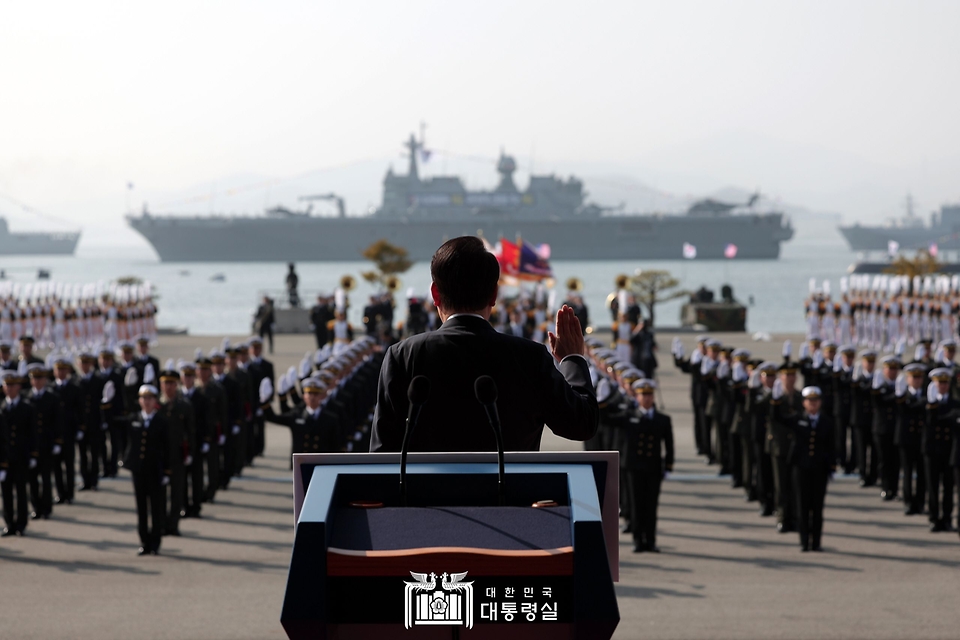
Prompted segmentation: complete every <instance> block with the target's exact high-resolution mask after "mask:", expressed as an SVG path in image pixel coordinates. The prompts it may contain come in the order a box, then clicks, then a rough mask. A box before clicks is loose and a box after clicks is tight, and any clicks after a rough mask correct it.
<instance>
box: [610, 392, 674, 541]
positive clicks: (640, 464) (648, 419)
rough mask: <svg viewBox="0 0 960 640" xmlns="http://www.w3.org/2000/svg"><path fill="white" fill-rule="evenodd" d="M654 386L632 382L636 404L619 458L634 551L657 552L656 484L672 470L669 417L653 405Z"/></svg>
mask: <svg viewBox="0 0 960 640" xmlns="http://www.w3.org/2000/svg"><path fill="white" fill-rule="evenodd" d="M656 387H657V383H656V382H654V381H653V380H637V381H636V382H634V383H633V385H632V389H633V391H634V393H635V394H636V398H637V401H638V403H639V407H638V408H637V410H636V413H635V415H634V416H632V417H631V418H629V421H628V424H627V428H626V437H625V438H624V448H623V453H622V457H621V461H622V462H621V464H622V465H623V466H625V467H626V469H627V473H628V477H629V482H630V484H629V491H630V507H631V515H630V522H631V524H632V526H633V552H634V553H641V552H644V551H652V552H654V553H660V549H659V548H658V547H657V503H658V502H659V500H660V483H661V482H662V481H663V478H664V477H665V475H666V474H667V473H669V472H671V471H673V457H674V454H673V425H672V423H671V421H670V416H668V415H667V414H665V413H660V412H659V411H657V409H656V407H655V406H654V399H653V394H654V390H655V389H656Z"/></svg>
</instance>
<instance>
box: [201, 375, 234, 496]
mask: <svg viewBox="0 0 960 640" xmlns="http://www.w3.org/2000/svg"><path fill="white" fill-rule="evenodd" d="M211 367H212V364H211V362H210V359H209V358H200V359H198V360H197V377H198V378H199V379H200V385H201V386H200V388H199V390H198V391H197V393H200V394H201V395H203V396H204V401H205V402H206V404H207V406H208V407H209V415H210V423H209V424H208V425H207V432H208V434H209V438H210V441H209V447H206V451H203V449H204V447H201V453H202V454H203V462H204V464H205V465H206V467H207V482H208V483H209V484H208V485H207V491H206V494H205V496H204V499H205V502H213V500H214V497H215V496H216V494H217V490H218V489H219V488H220V448H221V447H222V446H223V444H224V443H225V442H226V441H227V437H226V436H225V435H224V433H223V430H224V428H225V424H226V421H227V398H226V393H225V392H224V390H223V387H221V386H220V383H218V382H217V381H216V380H214V379H213V370H212V369H211Z"/></svg>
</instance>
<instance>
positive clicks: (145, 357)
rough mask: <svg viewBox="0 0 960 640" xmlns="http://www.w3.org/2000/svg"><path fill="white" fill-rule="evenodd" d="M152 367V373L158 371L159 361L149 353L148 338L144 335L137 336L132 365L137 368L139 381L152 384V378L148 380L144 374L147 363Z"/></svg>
mask: <svg viewBox="0 0 960 640" xmlns="http://www.w3.org/2000/svg"><path fill="white" fill-rule="evenodd" d="M148 364H149V365H150V366H151V367H153V374H154V375H156V374H157V372H158V371H160V361H159V360H157V359H156V358H154V357H153V356H152V355H150V339H149V338H147V337H145V336H140V337H139V338H137V358H136V360H135V361H134V365H133V366H135V367H136V368H137V374H138V377H139V379H140V382H141V383H150V384H153V380H148V379H147V377H146V376H145V373H146V370H147V365H148Z"/></svg>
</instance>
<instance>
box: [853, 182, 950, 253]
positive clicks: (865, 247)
mask: <svg viewBox="0 0 960 640" xmlns="http://www.w3.org/2000/svg"><path fill="white" fill-rule="evenodd" d="M840 233H842V234H843V237H844V239H845V240H846V241H847V244H848V245H850V249H852V250H853V251H862V252H865V253H866V252H873V251H876V252H883V253H887V252H889V251H890V249H891V245H890V243H891V242H895V243H896V248H897V249H901V250H905V251H916V250H919V249H929V248H930V245H933V244H935V245H937V249H939V250H941V251H945V250H946V251H956V250H958V249H960V204H945V205H943V206H941V207H940V211H934V212H933V213H931V214H930V221H929V222H925V221H924V219H923V218H921V217H920V216H918V215H916V214H915V213H914V211H913V199H912V198H911V197H910V196H907V200H906V213H905V215H904V216H903V217H901V218H897V219H893V220H889V221H887V223H886V224H882V225H871V226H864V225H860V224H853V225H849V226H846V227H840ZM894 253H895V252H894Z"/></svg>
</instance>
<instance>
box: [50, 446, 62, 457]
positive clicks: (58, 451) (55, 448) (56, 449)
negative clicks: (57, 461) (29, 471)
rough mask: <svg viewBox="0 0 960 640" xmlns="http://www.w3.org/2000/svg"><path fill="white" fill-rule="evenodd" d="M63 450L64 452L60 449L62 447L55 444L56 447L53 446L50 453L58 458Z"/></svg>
mask: <svg viewBox="0 0 960 640" xmlns="http://www.w3.org/2000/svg"><path fill="white" fill-rule="evenodd" d="M61 450H62V449H61V448H60V445H58V444H55V445H53V449H51V450H50V453H52V454H53V455H55V456H58V455H60V451H61Z"/></svg>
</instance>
